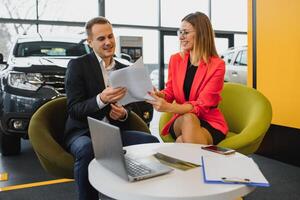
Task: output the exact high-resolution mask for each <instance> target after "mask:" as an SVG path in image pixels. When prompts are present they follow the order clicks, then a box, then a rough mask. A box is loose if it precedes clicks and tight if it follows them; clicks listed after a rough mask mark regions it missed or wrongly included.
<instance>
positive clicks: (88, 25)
mask: <svg viewBox="0 0 300 200" xmlns="http://www.w3.org/2000/svg"><path fill="white" fill-rule="evenodd" d="M95 24H111V23H110V22H109V21H108V20H107V19H106V18H105V17H102V16H99V17H95V18H93V19H90V20H89V21H88V22H87V23H86V24H85V31H86V34H87V36H88V37H89V36H91V35H92V27H93V26H94V25H95Z"/></svg>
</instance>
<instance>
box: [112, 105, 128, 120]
mask: <svg viewBox="0 0 300 200" xmlns="http://www.w3.org/2000/svg"><path fill="white" fill-rule="evenodd" d="M110 106H111V110H110V112H109V116H110V118H112V119H113V120H122V119H124V118H125V116H126V113H127V111H126V110H125V108H124V107H123V106H121V105H117V104H110Z"/></svg>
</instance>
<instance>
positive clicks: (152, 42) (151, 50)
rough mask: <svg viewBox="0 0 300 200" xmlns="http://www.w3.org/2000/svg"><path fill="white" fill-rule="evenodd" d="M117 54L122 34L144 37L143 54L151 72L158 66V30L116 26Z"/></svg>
mask: <svg viewBox="0 0 300 200" xmlns="http://www.w3.org/2000/svg"><path fill="white" fill-rule="evenodd" d="M114 35H115V38H116V43H117V48H116V52H117V54H119V53H120V42H119V38H120V36H134V37H142V45H143V48H142V56H143V60H144V63H145V66H147V67H148V71H149V73H150V72H151V71H152V70H153V68H157V66H158V31H157V30H145V29H134V28H114Z"/></svg>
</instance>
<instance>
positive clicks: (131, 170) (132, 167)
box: [125, 157, 151, 177]
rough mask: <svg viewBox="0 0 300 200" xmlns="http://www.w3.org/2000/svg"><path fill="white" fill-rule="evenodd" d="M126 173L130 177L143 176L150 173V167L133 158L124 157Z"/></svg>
mask: <svg viewBox="0 0 300 200" xmlns="http://www.w3.org/2000/svg"><path fill="white" fill-rule="evenodd" d="M125 161H126V165H127V171H128V174H129V175H130V176H132V177H137V176H143V175H147V174H150V173H151V169H149V168H148V167H146V166H145V165H142V164H140V163H138V162H136V161H135V160H132V159H130V158H128V157H125Z"/></svg>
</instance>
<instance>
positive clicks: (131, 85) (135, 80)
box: [109, 57, 153, 105]
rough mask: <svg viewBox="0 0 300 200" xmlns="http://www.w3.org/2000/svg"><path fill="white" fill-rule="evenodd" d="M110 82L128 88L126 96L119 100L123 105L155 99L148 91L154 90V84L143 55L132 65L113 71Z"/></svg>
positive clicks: (115, 85) (111, 84) (113, 85)
mask: <svg viewBox="0 0 300 200" xmlns="http://www.w3.org/2000/svg"><path fill="white" fill-rule="evenodd" d="M109 83H110V86H111V87H114V88H116V87H126V88H127V93H126V95H125V97H123V98H122V99H121V100H120V101H119V102H118V103H119V104H121V105H126V104H128V103H132V102H137V101H145V100H147V99H148V100H152V99H153V98H152V97H151V96H150V95H149V94H148V91H152V87H153V86H152V83H151V79H150V77H149V75H148V71H147V69H146V68H145V67H144V63H143V60H142V57H141V58H139V59H138V60H137V61H136V62H135V63H134V64H133V65H131V66H130V67H125V68H122V69H119V70H115V71H112V72H111V73H110V74H109Z"/></svg>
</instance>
